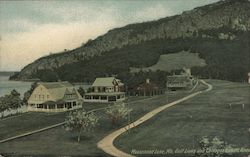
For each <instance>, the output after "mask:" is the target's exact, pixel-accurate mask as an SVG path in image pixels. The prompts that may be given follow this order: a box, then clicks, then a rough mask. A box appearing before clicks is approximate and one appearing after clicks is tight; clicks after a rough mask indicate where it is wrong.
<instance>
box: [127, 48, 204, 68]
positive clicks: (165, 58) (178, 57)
mask: <svg viewBox="0 0 250 157" xmlns="http://www.w3.org/2000/svg"><path fill="white" fill-rule="evenodd" d="M205 65H206V62H205V60H204V59H201V58H200V57H199V56H198V54H196V53H190V52H188V51H181V52H178V53H173V54H164V55H161V56H160V58H159V60H158V62H157V63H156V64H155V65H152V66H150V67H147V68H142V70H143V71H149V70H152V71H157V70H161V71H168V72H170V71H171V70H178V69H182V68H183V67H185V68H192V67H195V66H196V67H202V66H205ZM130 70H131V72H139V71H140V70H141V69H140V68H130Z"/></svg>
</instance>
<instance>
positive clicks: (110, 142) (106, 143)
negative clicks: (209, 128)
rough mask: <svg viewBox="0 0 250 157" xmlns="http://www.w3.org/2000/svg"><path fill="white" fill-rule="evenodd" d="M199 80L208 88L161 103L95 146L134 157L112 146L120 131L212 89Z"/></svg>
mask: <svg viewBox="0 0 250 157" xmlns="http://www.w3.org/2000/svg"><path fill="white" fill-rule="evenodd" d="M200 81H201V83H203V84H205V85H207V86H208V88H207V89H206V90H204V91H198V92H195V93H193V94H190V95H188V96H185V97H183V98H181V99H179V100H176V101H174V102H171V103H168V104H166V105H163V106H161V107H158V108H156V109H154V110H152V111H150V112H149V113H147V114H145V115H144V116H142V117H141V118H139V119H138V120H136V121H135V122H132V123H130V124H128V125H126V126H125V127H122V128H120V129H118V130H116V131H114V132H113V133H111V134H109V135H107V136H106V137H104V138H103V139H102V140H101V141H99V142H98V143H97V147H98V148H100V149H101V150H103V151H104V152H105V153H107V154H110V155H112V156H117V157H121V156H122V157H134V156H133V155H131V154H128V153H125V152H123V151H121V150H119V149H117V148H116V147H115V146H114V144H113V142H114V140H115V139H116V138H117V137H118V136H120V135H121V134H122V133H124V132H126V131H128V130H129V129H131V128H134V127H136V126H138V125H140V124H142V123H144V122H145V121H147V120H149V119H150V118H152V117H153V116H155V115H156V114H158V113H159V112H161V111H163V110H165V109H166V108H169V107H171V106H174V105H176V104H178V103H181V102H183V101H186V100H188V99H190V98H193V97H194V96H196V95H198V94H201V93H203V92H208V91H210V90H212V89H213V86H212V85H210V84H208V83H206V82H205V81H204V80H200Z"/></svg>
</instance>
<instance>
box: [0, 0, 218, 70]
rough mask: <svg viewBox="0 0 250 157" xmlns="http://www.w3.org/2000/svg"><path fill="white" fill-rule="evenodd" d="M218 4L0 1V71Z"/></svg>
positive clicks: (204, 0) (190, 0)
mask: <svg viewBox="0 0 250 157" xmlns="http://www.w3.org/2000/svg"><path fill="white" fill-rule="evenodd" d="M217 1H219V0H105V1H104V0H81V1H77V0H72V1H59V0H57V1H49V0H46V1H4V0H1V1H0V71H19V70H21V69H22V68H23V67H24V66H25V65H27V64H29V63H31V62H33V61H34V60H36V59H38V58H40V57H42V56H46V55H49V54H51V53H58V52H62V51H63V50H64V49H68V50H69V49H74V48H76V47H79V46H80V45H81V44H82V43H85V42H86V41H87V40H89V39H95V38H96V37H98V36H99V35H102V34H105V33H106V32H107V31H108V30H110V29H113V28H116V27H122V26H125V25H127V24H131V23H138V22H144V21H152V20H157V19H160V18H163V17H167V16H172V15H176V14H180V13H182V12H183V11H186V10H191V9H193V8H195V7H198V6H203V5H206V4H210V3H213V2H217Z"/></svg>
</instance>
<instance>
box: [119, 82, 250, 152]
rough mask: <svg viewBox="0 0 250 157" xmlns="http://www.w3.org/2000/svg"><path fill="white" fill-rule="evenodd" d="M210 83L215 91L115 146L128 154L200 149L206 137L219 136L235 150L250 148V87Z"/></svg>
mask: <svg viewBox="0 0 250 157" xmlns="http://www.w3.org/2000/svg"><path fill="white" fill-rule="evenodd" d="M208 82H209V83H210V84H212V85H213V86H214V89H213V90H212V91H210V92H207V93H203V94H201V95H198V96H196V97H195V98H192V99H190V100H188V101H185V102H183V103H180V104H177V105H176V106H174V107H171V108H169V109H167V110H165V111H163V112H161V113H159V114H158V115H157V116H155V117H154V118H152V119H150V120H149V121H147V122H145V123H143V124H142V125H140V126H139V127H136V128H134V129H132V130H131V131H130V133H125V134H123V135H122V136H120V137H118V138H117V139H116V140H115V146H116V147H118V148H119V149H121V150H123V151H125V152H128V153H130V152H131V151H132V150H133V149H135V150H151V149H158V150H166V149H176V148H179V149H181V148H188V149H197V148H199V145H198V141H199V139H200V138H201V137H202V136H208V137H209V138H213V137H215V136H217V137H219V138H220V139H222V140H223V141H225V142H227V143H228V144H231V145H232V146H233V147H245V148H250V132H249V128H250V123H249V122H250V86H249V85H248V84H240V83H232V82H227V81H208ZM229 103H232V108H231V109H230V108H229V105H228V104H229ZM243 103H244V104H245V108H244V109H242V104H243ZM145 156H147V155H145ZM148 156H150V155H148Z"/></svg>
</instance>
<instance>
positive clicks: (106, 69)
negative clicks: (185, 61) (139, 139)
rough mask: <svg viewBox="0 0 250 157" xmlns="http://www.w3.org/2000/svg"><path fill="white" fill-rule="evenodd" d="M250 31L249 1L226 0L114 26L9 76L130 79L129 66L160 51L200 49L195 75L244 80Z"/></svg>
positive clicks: (152, 60)
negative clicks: (134, 22)
mask: <svg viewBox="0 0 250 157" xmlns="http://www.w3.org/2000/svg"><path fill="white" fill-rule="evenodd" d="M218 15H219V16H218ZM249 36H250V2H249V1H248V0H226V1H221V2H217V3H214V4H211V5H207V6H203V7H199V8H195V9H193V10H191V11H187V12H184V13H183V14H181V15H176V16H172V17H167V18H163V19H160V20H157V21H152V22H145V23H139V24H132V25H128V26H125V27H122V28H117V29H113V30H111V31H109V32H108V33H107V34H105V35H103V36H100V37H98V38H97V39H95V40H91V41H89V42H87V43H86V44H85V45H83V46H82V47H79V48H77V49H75V50H72V51H69V52H64V53H59V54H54V55H51V56H47V57H44V58H40V59H38V60H37V61H35V62H33V63H31V64H30V65H27V66H26V67H25V68H24V69H23V70H22V71H21V72H20V73H18V74H15V75H13V76H12V77H11V79H27V78H39V79H41V80H43V81H57V80H68V81H72V82H79V81H93V80H94V78H95V77H100V76H108V75H118V76H119V77H120V78H121V79H127V80H126V81H128V80H133V79H132V77H135V76H137V74H131V73H130V67H137V68H144V67H149V66H152V65H154V64H156V63H157V61H158V60H159V57H160V55H162V54H170V53H177V52H180V51H183V50H185V51H189V52H191V53H198V54H199V57H200V58H202V59H204V60H205V62H206V64H207V65H206V66H204V67H192V72H193V74H195V75H196V76H199V77H203V78H214V79H225V80H230V81H244V80H246V79H247V73H248V72H249V71H250V65H249V64H250V49H249V43H250V42H249ZM149 73H150V75H152V77H153V75H156V76H159V77H163V74H164V76H165V75H166V74H167V73H171V71H169V72H159V71H158V72H148V74H145V77H146V75H149ZM151 73H155V74H151ZM160 73H161V74H160ZM158 74H159V75H158ZM130 76H131V78H128V77H130ZM141 80H142V79H141ZM155 80H156V81H157V80H158V78H155ZM159 82H160V81H159Z"/></svg>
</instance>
